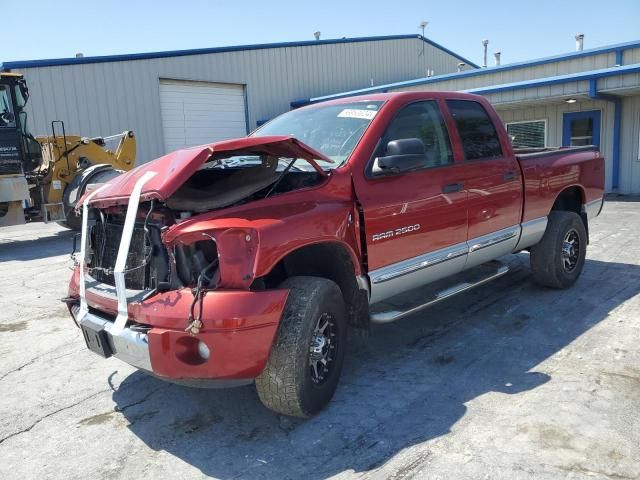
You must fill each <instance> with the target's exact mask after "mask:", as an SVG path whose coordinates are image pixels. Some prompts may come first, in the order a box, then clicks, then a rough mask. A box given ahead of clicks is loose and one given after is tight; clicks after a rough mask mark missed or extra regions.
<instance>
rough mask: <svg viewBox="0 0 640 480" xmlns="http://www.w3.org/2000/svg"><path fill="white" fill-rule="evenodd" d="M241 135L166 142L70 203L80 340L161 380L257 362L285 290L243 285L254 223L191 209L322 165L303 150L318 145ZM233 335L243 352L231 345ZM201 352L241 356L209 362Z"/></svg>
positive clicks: (246, 198)
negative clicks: (75, 222) (160, 152)
mask: <svg viewBox="0 0 640 480" xmlns="http://www.w3.org/2000/svg"><path fill="white" fill-rule="evenodd" d="M247 140H248V141H249V144H250V145H248V146H247V145H245V146H244V147H242V146H239V145H238V143H239V142H240V141H232V142H226V143H231V144H232V145H225V142H222V146H219V144H216V145H213V146H209V147H203V148H201V149H192V150H184V151H179V152H175V153H174V154H171V155H168V156H166V157H163V158H161V159H158V160H156V161H154V162H151V163H149V164H146V165H144V166H141V167H139V168H137V169H135V170H133V171H131V172H129V173H128V174H125V175H122V176H120V177H118V178H116V179H114V180H113V181H112V182H110V183H108V184H106V185H103V186H101V187H99V188H98V189H97V190H94V191H92V192H89V193H88V194H87V195H86V196H85V197H84V198H83V199H82V200H81V202H79V205H80V207H79V208H82V213H83V228H82V240H81V248H80V258H79V261H78V268H77V271H76V273H75V275H74V277H73V279H72V282H71V286H70V295H69V298H68V299H66V301H67V303H68V304H69V307H70V311H71V312H72V315H73V316H74V319H75V320H76V321H77V323H78V324H79V325H80V326H81V328H82V330H83V334H84V337H85V341H86V343H87V346H88V347H89V348H90V349H91V350H93V351H94V352H96V353H98V354H100V355H102V356H105V357H107V356H110V355H114V356H116V357H118V358H121V359H123V360H125V361H126V362H127V363H130V364H132V365H134V366H136V367H138V368H141V369H143V370H148V371H151V372H152V373H154V374H156V375H159V376H163V377H168V378H172V379H180V378H187V379H212V378H219V379H221V378H222V379H224V378H232V379H239V378H242V379H247V378H252V377H255V376H256V375H257V374H258V373H259V372H260V370H261V369H262V367H263V366H264V362H265V361H266V357H267V355H268V349H269V346H270V344H271V340H272V339H273V335H274V334H275V329H276V326H277V323H278V321H279V317H280V312H281V311H282V309H283V308H284V303H285V300H286V296H287V292H286V291H281V290H270V291H262V292H253V291H251V290H250V286H251V284H252V282H253V281H254V275H255V264H256V256H257V252H258V242H259V233H258V231H257V230H256V229H254V228H252V227H251V226H249V225H246V223H247V222H244V223H243V222H239V223H240V224H238V222H237V221H236V222H234V221H230V222H219V223H218V224H216V225H211V224H210V223H206V222H205V223H202V222H198V219H199V216H200V215H207V216H208V217H209V218H211V215H214V216H215V211H216V210H225V211H226V209H229V208H232V207H236V206H240V205H243V204H245V203H250V202H254V201H258V200H261V199H266V198H269V197H271V196H275V195H279V194H283V193H286V192H289V191H292V190H298V189H301V188H305V187H309V186H314V185H318V184H319V183H321V182H323V181H324V180H325V178H326V177H327V173H326V172H323V171H322V169H320V168H319V167H318V166H317V164H316V163H315V162H314V161H313V157H318V158H319V159H322V156H321V154H318V153H317V152H314V151H313V150H311V149H308V150H306V149H305V146H304V145H303V144H300V143H299V142H297V141H295V140H294V139H291V138H276V139H274V138H272V137H266V139H265V138H261V139H260V142H258V141H256V139H251V138H250V139H247ZM234 142H235V143H234ZM231 147H233V148H231ZM218 149H219V150H220V151H218ZM307 157H308V158H307ZM194 159H197V161H195V160H194ZM176 179H178V180H179V183H178V181H177V180H176ZM212 212H213V213H212ZM235 220H237V219H235ZM73 299H77V300H76V301H73ZM220 331H222V332H225V331H226V332H235V333H234V335H233V336H232V337H229V336H228V335H223V334H222V335H221V334H220ZM216 332H218V333H216ZM240 333H242V335H239V334H240ZM240 336H244V337H245V338H246V339H247V341H248V342H249V345H251V346H252V348H250V349H249V351H248V352H249V357H247V355H246V354H244V353H240V352H239V351H238V349H237V346H234V344H235V345H237V342H238V341H239V339H240ZM190 338H191V340H190ZM212 351H217V352H225V351H226V352H228V353H229V355H230V356H234V355H235V356H236V357H238V356H240V357H241V358H242V361H239V362H237V363H236V364H235V365H233V364H231V365H230V364H224V365H222V364H219V363H218V364H214V363H212V362H210V361H209V356H210V355H211V352H212Z"/></svg>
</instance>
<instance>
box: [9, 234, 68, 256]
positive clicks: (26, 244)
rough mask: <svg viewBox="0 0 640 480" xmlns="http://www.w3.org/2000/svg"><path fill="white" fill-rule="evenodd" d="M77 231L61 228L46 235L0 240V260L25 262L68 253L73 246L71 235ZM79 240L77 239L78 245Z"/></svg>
mask: <svg viewBox="0 0 640 480" xmlns="http://www.w3.org/2000/svg"><path fill="white" fill-rule="evenodd" d="M77 234H78V232H74V231H71V230H62V231H59V232H55V233H53V234H51V235H50V236H47V237H41V238H35V239H30V240H11V241H8V242H0V262H8V261H12V260H13V261H19V262H26V261H29V260H36V259H39V258H47V257H55V256H58V255H63V254H65V253H67V254H70V253H71V250H72V248H73V237H74V235H77ZM79 246H80V241H79V240H78V247H79Z"/></svg>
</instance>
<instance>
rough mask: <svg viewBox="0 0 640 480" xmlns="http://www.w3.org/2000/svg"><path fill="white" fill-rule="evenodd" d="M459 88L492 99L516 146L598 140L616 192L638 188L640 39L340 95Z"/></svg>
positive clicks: (638, 191) (639, 191)
mask: <svg viewBox="0 0 640 480" xmlns="http://www.w3.org/2000/svg"><path fill="white" fill-rule="evenodd" d="M412 90H413V91H416V90H417V91H428V90H459V91H466V92H470V93H476V94H479V95H483V96H485V97H487V99H488V100H489V101H490V102H491V103H492V104H493V105H494V107H495V108H496V110H497V111H498V113H499V114H500V116H501V118H502V120H503V121H504V122H505V124H506V127H507V130H508V132H509V134H510V135H511V136H512V138H513V139H514V140H513V141H514V145H516V146H527V147H544V146H554V145H589V144H595V145H599V146H600V148H601V150H602V151H603V153H604V155H605V157H606V187H607V190H608V191H610V192H618V193H623V194H640V41H634V42H628V43H623V44H618V45H610V46H606V47H601V48H594V49H590V50H580V51H576V52H572V53H568V54H564V55H556V56H553V57H549V58H543V59H538V60H532V61H528V62H521V63H514V64H509V65H502V66H496V67H490V68H483V69H478V70H470V71H463V72H458V73H451V74H445V75H437V76H435V77H431V78H419V79H415V80H408V81H403V82H397V83H390V84H388V85H381V86H376V87H373V88H366V89H362V90H356V91H347V92H342V93H338V94H335V95H328V96H324V97H318V98H311V99H309V100H307V101H306V102H296V103H295V104H294V106H295V105H300V104H301V103H310V102H318V101H322V100H328V99H332V98H340V97H345V96H350V95H366V94H367V93H373V92H381V91H384V92H387V91H388V92H393V91H412Z"/></svg>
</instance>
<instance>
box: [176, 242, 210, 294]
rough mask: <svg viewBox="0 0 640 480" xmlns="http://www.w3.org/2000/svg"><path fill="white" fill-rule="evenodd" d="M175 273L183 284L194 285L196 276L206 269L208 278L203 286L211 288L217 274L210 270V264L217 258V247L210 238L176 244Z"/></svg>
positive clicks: (196, 279) (196, 280)
mask: <svg viewBox="0 0 640 480" xmlns="http://www.w3.org/2000/svg"><path fill="white" fill-rule="evenodd" d="M175 259H176V273H177V274H178V278H179V279H180V281H181V282H182V284H183V285H185V286H190V287H192V286H195V285H196V283H197V282H198V277H199V276H200V274H201V273H202V272H204V271H205V270H207V277H208V278H209V279H208V281H207V282H206V284H205V285H203V286H204V287H205V288H213V287H214V286H215V285H216V283H217V280H218V278H219V275H217V273H216V274H213V272H211V271H210V270H211V268H210V267H211V264H212V263H214V261H217V259H218V249H217V248H216V244H215V242H214V241H213V240H212V239H207V240H199V241H197V242H194V243H192V244H190V245H176V247H175Z"/></svg>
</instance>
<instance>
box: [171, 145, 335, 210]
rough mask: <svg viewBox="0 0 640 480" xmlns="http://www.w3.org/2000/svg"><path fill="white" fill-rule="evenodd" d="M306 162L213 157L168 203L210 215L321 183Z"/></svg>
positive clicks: (273, 157) (250, 157)
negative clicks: (233, 206)
mask: <svg viewBox="0 0 640 480" xmlns="http://www.w3.org/2000/svg"><path fill="white" fill-rule="evenodd" d="M322 179H323V176H322V175H320V174H319V173H318V172H317V171H316V170H315V169H314V168H312V167H310V166H309V165H308V164H307V163H306V162H304V161H299V160H298V159H295V158H294V159H291V158H279V157H276V156H273V155H264V154H263V155H243V156H233V157H228V156H227V157H222V158H216V157H215V156H213V157H212V159H211V160H210V161H208V162H207V163H205V164H204V165H203V166H202V167H201V168H200V169H199V170H198V171H196V173H194V174H193V175H192V176H191V177H190V178H189V179H188V180H187V181H186V182H185V183H184V184H183V185H182V186H181V187H180V188H179V189H178V191H177V192H176V193H174V194H173V195H172V196H171V197H169V198H168V199H167V201H166V204H167V206H168V207H169V208H171V209H173V210H176V211H187V212H194V213H201V212H208V211H211V210H216V209H219V208H225V207H230V206H232V205H237V204H242V203H247V202H250V201H254V200H259V199H261V198H267V197H269V196H271V195H277V194H279V193H285V192H288V191H291V190H297V189H299V188H304V187H309V186H312V185H315V184H317V183H320V181H321V180H322Z"/></svg>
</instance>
